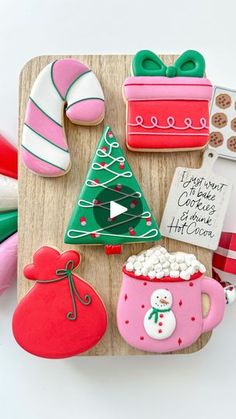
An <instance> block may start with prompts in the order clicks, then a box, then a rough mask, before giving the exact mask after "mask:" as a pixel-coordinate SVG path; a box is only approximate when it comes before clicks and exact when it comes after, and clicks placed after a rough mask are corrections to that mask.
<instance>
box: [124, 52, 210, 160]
mask: <svg viewBox="0 0 236 419" xmlns="http://www.w3.org/2000/svg"><path fill="white" fill-rule="evenodd" d="M132 73H133V75H132V76H131V77H128V78H127V79H126V80H125V82H124V86H123V93H124V98H125V100H126V102H127V134H126V144H127V147H128V148H129V149H130V150H136V151H162V152H163V151H181V150H185V151H186V150H195V149H202V148H204V147H205V146H206V145H207V143H208V140H209V101H210V99H211V95H212V85H211V82H210V81H209V80H207V79H206V78H205V77H204V74H205V60H204V58H203V56H202V55H201V54H200V53H199V52H197V51H192V50H189V51H186V52H184V53H183V54H182V55H181V56H180V57H179V58H178V59H177V60H176V61H175V62H174V64H173V65H171V66H166V65H165V64H164V63H163V62H162V60H161V59H160V58H159V57H158V56H157V55H156V54H154V53H153V52H152V51H148V50H143V51H139V52H138V53H137V54H136V55H135V57H134V58H133V61H132Z"/></svg>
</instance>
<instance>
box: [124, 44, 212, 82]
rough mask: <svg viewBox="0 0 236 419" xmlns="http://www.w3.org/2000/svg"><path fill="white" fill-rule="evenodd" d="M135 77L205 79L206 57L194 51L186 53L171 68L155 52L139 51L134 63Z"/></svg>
mask: <svg viewBox="0 0 236 419" xmlns="http://www.w3.org/2000/svg"><path fill="white" fill-rule="evenodd" d="M132 72H133V75H134V76H166V77H203V76H204V74H205V60H204V57H203V56H202V55H201V54H200V53H199V52H198V51H194V50H188V51H185V52H184V53H183V54H182V55H180V57H179V58H177V60H176V61H175V63H174V64H172V65H171V66H169V67H168V66H166V65H165V64H164V63H163V61H162V60H161V59H160V57H158V56H157V55H156V54H155V53H154V52H152V51H149V50H142V51H139V52H138V53H137V54H136V55H135V57H134V58H133V61H132Z"/></svg>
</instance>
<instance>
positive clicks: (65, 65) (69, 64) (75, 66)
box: [53, 59, 89, 97]
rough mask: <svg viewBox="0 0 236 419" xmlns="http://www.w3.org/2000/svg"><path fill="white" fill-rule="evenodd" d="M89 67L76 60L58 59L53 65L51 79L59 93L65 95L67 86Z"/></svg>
mask: <svg viewBox="0 0 236 419" xmlns="http://www.w3.org/2000/svg"><path fill="white" fill-rule="evenodd" d="M88 70H89V68H88V67H87V66H86V65H85V64H83V63H80V62H79V61H77V60H72V59H66V60H65V59H64V60H58V61H56V62H55V63H54V66H53V81H54V83H55V85H56V87H57V89H58V90H59V92H60V94H61V95H62V96H63V97H65V94H66V92H67V90H68V87H69V86H70V85H71V83H72V82H73V81H74V80H75V79H76V78H77V77H78V76H80V75H81V74H83V73H85V72H86V71H88Z"/></svg>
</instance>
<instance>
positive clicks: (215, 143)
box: [210, 131, 224, 147]
mask: <svg viewBox="0 0 236 419" xmlns="http://www.w3.org/2000/svg"><path fill="white" fill-rule="evenodd" d="M223 142H224V137H223V135H222V134H221V132H218V131H213V132H211V134H210V145H211V146H212V147H220V146H221V145H222V144H223Z"/></svg>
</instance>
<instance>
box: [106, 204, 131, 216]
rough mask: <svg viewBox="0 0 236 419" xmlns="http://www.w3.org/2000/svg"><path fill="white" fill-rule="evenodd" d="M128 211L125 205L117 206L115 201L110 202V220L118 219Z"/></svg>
mask: <svg viewBox="0 0 236 419" xmlns="http://www.w3.org/2000/svg"><path fill="white" fill-rule="evenodd" d="M126 211H128V208H126V207H124V206H123V205H120V204H117V202H115V201H111V202H110V218H115V217H118V215H120V214H124V212H126Z"/></svg>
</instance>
